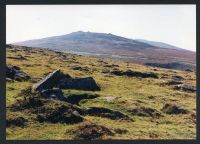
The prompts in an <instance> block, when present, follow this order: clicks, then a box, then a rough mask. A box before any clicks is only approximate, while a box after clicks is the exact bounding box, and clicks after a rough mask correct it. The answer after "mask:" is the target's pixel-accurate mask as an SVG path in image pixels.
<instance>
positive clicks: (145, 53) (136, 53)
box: [14, 31, 196, 69]
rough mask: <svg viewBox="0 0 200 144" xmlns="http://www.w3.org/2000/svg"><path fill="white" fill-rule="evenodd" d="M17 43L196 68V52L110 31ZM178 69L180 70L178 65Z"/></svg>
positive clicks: (76, 33) (79, 33)
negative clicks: (126, 36)
mask: <svg viewBox="0 0 200 144" xmlns="http://www.w3.org/2000/svg"><path fill="white" fill-rule="evenodd" d="M14 44H16V45H21V46H29V47H39V48H49V49H52V50H56V51H61V52H68V53H77V54H82V55H93V56H98V57H106V58H113V59H120V60H123V61H126V62H133V63H138V64H145V63H164V64H166V63H174V62H175V63H180V64H187V65H190V67H192V68H193V69H194V68H195V67H196V53H195V52H192V51H188V50H184V49H180V48H177V47H175V46H172V45H169V44H165V43H160V42H150V41H146V40H133V39H128V38H124V37H121V36H117V35H113V34H110V33H109V34H106V33H93V32H82V31H78V32H73V33H70V34H66V35H61V36H53V37H48V38H42V39H35V40H29V41H24V42H18V43H14ZM174 68H175V69H176V67H174Z"/></svg>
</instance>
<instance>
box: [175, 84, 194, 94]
mask: <svg viewBox="0 0 200 144" xmlns="http://www.w3.org/2000/svg"><path fill="white" fill-rule="evenodd" d="M174 89H176V90H183V91H186V92H196V87H194V86H191V85H187V84H178V85H175V86H174Z"/></svg>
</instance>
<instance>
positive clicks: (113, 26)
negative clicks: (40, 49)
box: [6, 5, 196, 51]
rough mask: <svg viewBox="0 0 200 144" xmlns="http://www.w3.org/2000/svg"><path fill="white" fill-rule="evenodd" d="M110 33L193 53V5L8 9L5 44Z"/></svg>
mask: <svg viewBox="0 0 200 144" xmlns="http://www.w3.org/2000/svg"><path fill="white" fill-rule="evenodd" d="M79 30H82V31H91V32H101V33H112V34H116V35H120V36H124V37H127V38H132V39H146V40H152V41H160V42H166V43H168V44H172V45H175V46H178V47H181V48H185V49H188V50H192V51H196V6H195V5H7V6H6V42H7V43H12V42H18V41H24V40H30V39H37V38H43V37H50V36H55V35H63V34H68V33H71V32H75V31H79Z"/></svg>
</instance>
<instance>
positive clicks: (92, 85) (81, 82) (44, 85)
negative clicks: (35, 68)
mask: <svg viewBox="0 0 200 144" xmlns="http://www.w3.org/2000/svg"><path fill="white" fill-rule="evenodd" d="M54 87H57V88H60V89H77V90H87V91H96V90H97V91H99V90H100V87H99V86H98V85H97V83H96V82H95V80H94V79H93V78H92V77H86V78H72V77H71V76H70V75H65V74H63V73H62V72H61V71H60V70H59V69H58V70H55V71H54V72H52V73H50V74H48V75H47V76H46V77H45V78H43V79H42V80H41V81H39V82H38V83H36V84H34V85H33V86H32V92H35V91H38V92H41V91H43V90H47V89H52V88H54Z"/></svg>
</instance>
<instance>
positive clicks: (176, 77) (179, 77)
mask: <svg viewBox="0 0 200 144" xmlns="http://www.w3.org/2000/svg"><path fill="white" fill-rule="evenodd" d="M172 79H173V80H175V81H181V80H184V78H183V77H182V76H177V75H174V76H172Z"/></svg>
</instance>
